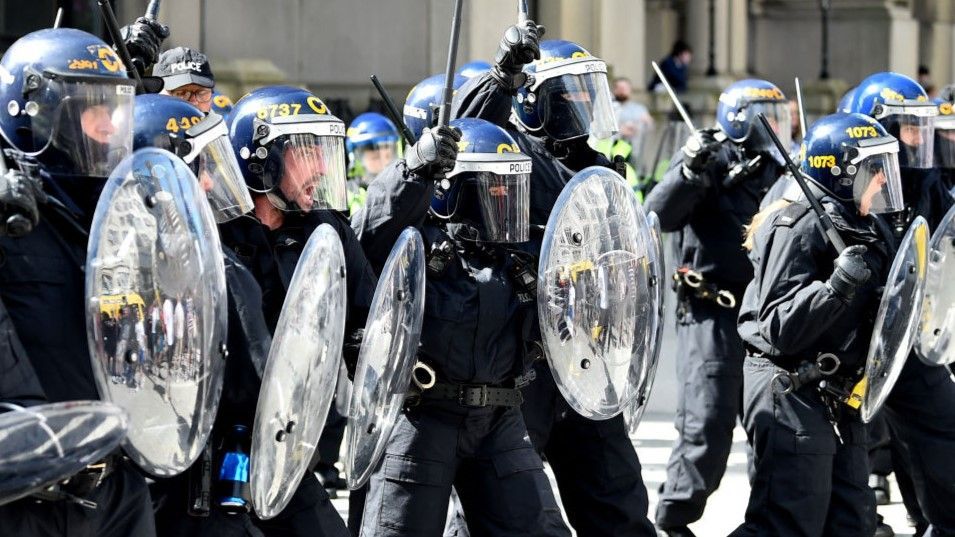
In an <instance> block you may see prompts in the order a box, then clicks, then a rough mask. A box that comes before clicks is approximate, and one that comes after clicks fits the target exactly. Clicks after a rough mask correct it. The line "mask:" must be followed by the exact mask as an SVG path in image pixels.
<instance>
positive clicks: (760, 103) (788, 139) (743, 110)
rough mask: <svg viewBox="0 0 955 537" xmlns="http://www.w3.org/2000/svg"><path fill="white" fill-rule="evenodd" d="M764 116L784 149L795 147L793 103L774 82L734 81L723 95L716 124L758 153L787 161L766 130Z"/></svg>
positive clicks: (738, 141)
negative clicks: (759, 118) (790, 109)
mask: <svg viewBox="0 0 955 537" xmlns="http://www.w3.org/2000/svg"><path fill="white" fill-rule="evenodd" d="M760 113H762V114H763V115H765V116H766V119H767V120H769V124H770V125H772V126H773V130H774V131H776V136H778V137H779V141H781V142H782V143H783V147H789V146H790V145H791V144H792V116H791V115H790V113H789V102H788V101H787V100H786V96H785V95H784V94H783V92H782V91H781V90H780V89H779V88H778V87H776V85H775V84H773V83H772V82H767V81H765V80H758V79H752V78H750V79H746V80H740V81H738V82H734V83H732V84H730V85H729V86H727V87H726V89H724V90H723V93H721V94H720V98H719V103H718V104H717V105H716V124H717V125H718V126H719V128H720V130H721V131H723V133H724V134H726V137H727V138H729V139H730V140H732V141H734V142H736V143H737V144H740V145H742V146H743V147H745V148H747V149H750V150H752V151H755V152H760V153H768V154H771V155H774V156H776V158H777V160H778V161H779V162H783V158H782V155H779V154H778V151H777V149H776V145H775V144H774V143H773V141H772V139H771V138H770V137H769V135H768V134H767V133H766V132H765V131H764V130H763V128H762V126H761V124H760V123H759V120H758V119H757V117H756V116H757V115H758V114H760Z"/></svg>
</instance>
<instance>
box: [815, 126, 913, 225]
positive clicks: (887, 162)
mask: <svg viewBox="0 0 955 537" xmlns="http://www.w3.org/2000/svg"><path fill="white" fill-rule="evenodd" d="M898 153H899V142H898V140H896V139H895V138H894V137H892V136H890V135H889V133H888V132H887V131H886V130H885V128H884V127H883V126H882V125H881V124H879V122H878V121H875V120H874V119H872V118H870V117H868V116H864V115H862V114H833V115H830V116H825V117H823V118H820V119H819V120H818V121H816V122H815V123H813V124H812V127H810V128H809V131H808V132H807V133H806V140H805V141H804V142H803V144H802V148H801V149H800V159H801V160H802V163H801V165H800V169H801V170H802V172H803V174H804V175H806V176H807V177H809V179H811V180H812V181H813V182H814V183H816V184H817V185H818V186H819V187H820V188H822V189H823V190H824V191H826V192H827V193H828V194H830V195H832V197H834V198H836V199H838V200H839V201H841V202H843V203H845V204H847V205H851V206H853V207H855V208H856V209H858V211H859V213H860V214H862V215H863V216H865V215H868V214H878V213H891V212H896V211H901V210H902V209H903V208H904V204H903V200H902V175H901V172H900V170H899V160H898Z"/></svg>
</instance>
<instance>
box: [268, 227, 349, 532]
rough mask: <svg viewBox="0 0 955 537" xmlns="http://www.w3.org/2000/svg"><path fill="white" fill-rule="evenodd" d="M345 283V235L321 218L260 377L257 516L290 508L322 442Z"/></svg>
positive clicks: (334, 373)
mask: <svg viewBox="0 0 955 537" xmlns="http://www.w3.org/2000/svg"><path fill="white" fill-rule="evenodd" d="M346 287H347V285H346V277H345V254H344V251H343V250H342V245H341V240H340V239H339V237H338V233H337V232H336V231H335V230H334V229H333V228H332V227H331V226H329V225H327V224H322V225H321V226H319V227H318V229H316V230H315V231H314V232H313V233H312V236H311V237H309V239H308V242H307V243H306V244H305V249H304V250H303V252H302V256H301V257H300V258H299V261H298V265H297V266H296V267H295V274H294V275H293V276H292V282H291V283H290V284H289V290H288V293H287V294H286V297H287V298H286V299H285V304H283V306H282V313H281V315H280V317H279V321H278V325H277V328H276V330H275V336H274V337H273V338H272V347H271V348H270V349H269V358H268V362H266V366H265V372H264V373H263V375H262V389H261V390H260V392H259V400H258V406H257V407H256V410H255V425H254V429H253V431H252V451H251V457H250V460H251V461H252V463H251V466H252V468H251V472H250V476H249V485H250V489H251V492H252V503H253V505H254V507H255V512H256V514H258V516H259V517H260V518H263V519H269V518H272V517H274V516H276V515H278V514H279V513H280V512H282V510H283V509H285V506H286V505H288V502H289V501H290V500H291V499H292V495H293V494H294V493H295V491H296V490H297V489H298V484H299V482H300V481H301V480H302V476H303V475H305V472H306V471H307V470H308V464H309V462H310V461H311V459H312V455H313V453H314V452H315V448H316V446H317V445H318V439H319V437H320V436H321V433H322V428H323V427H324V426H325V418H326V417H327V416H328V410H329V408H331V404H332V396H333V395H334V394H335V382H336V381H337V380H338V372H339V369H340V367H341V356H342V342H343V338H344V333H345V313H346V309H347V294H348V293H347V289H346Z"/></svg>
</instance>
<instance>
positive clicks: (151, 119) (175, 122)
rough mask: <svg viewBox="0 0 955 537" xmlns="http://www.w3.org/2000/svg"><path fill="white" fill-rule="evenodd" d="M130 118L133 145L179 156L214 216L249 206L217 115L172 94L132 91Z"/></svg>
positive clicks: (219, 218) (227, 216)
mask: <svg viewBox="0 0 955 537" xmlns="http://www.w3.org/2000/svg"><path fill="white" fill-rule="evenodd" d="M133 119H134V127H133V149H134V150H137V149H141V148H143V147H158V148H160V149H165V150H167V151H169V152H171V153H175V154H176V155H178V156H179V157H180V158H182V159H183V161H185V163H186V164H188V165H189V167H190V168H192V171H193V172H195V174H196V177H198V178H199V184H200V186H201V187H202V189H203V190H204V191H205V192H206V196H207V197H208V199H209V205H210V206H212V212H213V214H214V215H215V218H216V222H218V223H222V222H228V221H229V220H232V219H234V218H238V217H239V216H242V215H243V214H245V213H247V212H249V211H251V210H252V197H251V196H250V195H249V190H248V189H247V188H246V187H245V182H244V181H243V179H242V171H241V170H240V169H239V163H238V162H237V161H236V159H235V154H233V152H232V144H231V142H230V141H229V129H228V127H226V123H225V120H224V119H223V118H222V116H220V115H219V114H216V113H215V112H212V113H210V114H209V115H208V116H206V115H205V114H203V113H202V111H201V110H199V109H198V108H196V107H195V106H193V105H192V104H190V103H188V102H186V101H183V100H182V99H177V98H176V97H170V96H168V95H155V94H147V95H139V96H137V97H136V108H135V111H134V113H133Z"/></svg>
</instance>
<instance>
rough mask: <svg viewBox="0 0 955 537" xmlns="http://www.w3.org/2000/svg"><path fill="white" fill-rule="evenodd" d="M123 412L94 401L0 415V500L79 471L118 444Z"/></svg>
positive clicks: (123, 429) (123, 424) (122, 431)
mask: <svg viewBox="0 0 955 537" xmlns="http://www.w3.org/2000/svg"><path fill="white" fill-rule="evenodd" d="M127 427H128V422H127V419H126V413H125V412H123V411H122V409H120V408H119V407H117V406H116V405H113V404H111V403H102V402H99V401H74V402H69V403H53V404H49V405H40V406H34V407H29V408H22V409H21V408H17V409H14V410H11V411H9V412H6V413H4V414H0V505H2V504H4V503H8V502H12V501H14V500H17V499H19V498H22V497H24V496H26V495H28V494H30V493H31V492H33V491H35V490H37V489H39V488H42V487H45V486H48V485H52V484H54V483H56V482H58V481H61V480H63V479H66V478H67V477H70V476H71V475H73V474H75V473H76V472H79V471H80V470H82V469H83V468H85V467H86V466H87V465H88V464H92V463H94V462H96V461H98V460H100V459H102V458H103V457H105V456H106V455H108V454H109V453H111V452H113V451H114V450H115V449H116V448H118V447H119V445H120V443H121V442H122V441H123V438H124V437H125V436H126V429H127Z"/></svg>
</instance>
